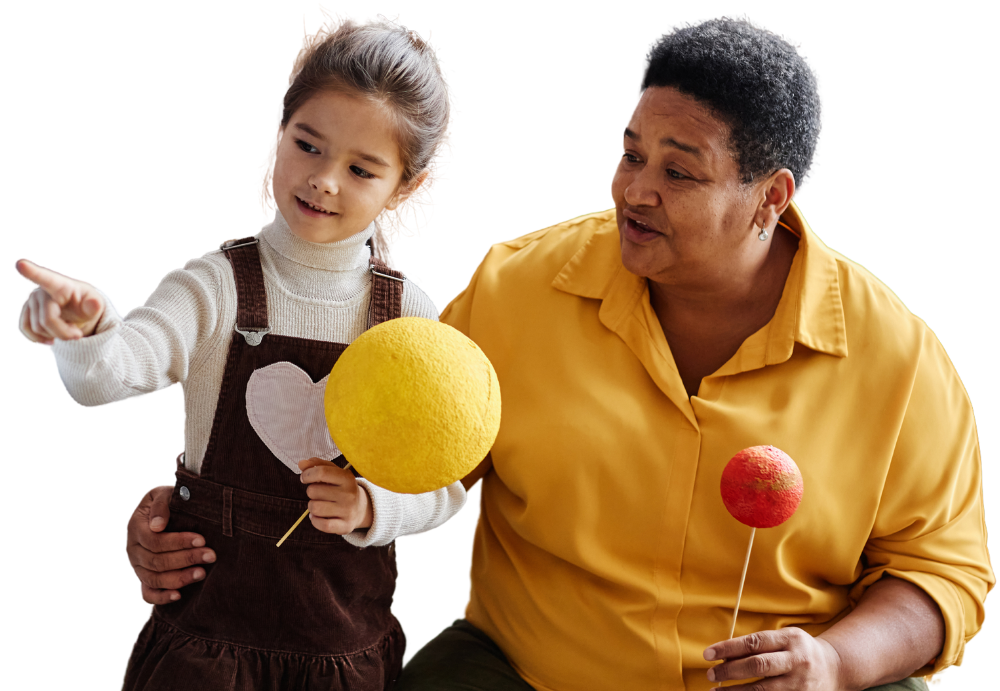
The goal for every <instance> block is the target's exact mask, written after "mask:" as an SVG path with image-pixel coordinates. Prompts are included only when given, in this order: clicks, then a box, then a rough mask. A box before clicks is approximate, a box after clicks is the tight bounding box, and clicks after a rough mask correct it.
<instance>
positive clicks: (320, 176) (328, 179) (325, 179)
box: [309, 170, 340, 195]
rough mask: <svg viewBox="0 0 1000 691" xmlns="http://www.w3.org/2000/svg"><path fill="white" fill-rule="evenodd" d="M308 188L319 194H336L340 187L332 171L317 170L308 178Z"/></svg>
mask: <svg viewBox="0 0 1000 691" xmlns="http://www.w3.org/2000/svg"><path fill="white" fill-rule="evenodd" d="M309 186H310V187H312V188H313V189H314V190H316V191H317V192H320V193H321V194H331V195H332V194H337V193H338V192H340V185H339V184H338V182H337V176H336V175H335V174H334V172H333V170H319V171H316V172H315V173H313V174H312V175H310V176H309Z"/></svg>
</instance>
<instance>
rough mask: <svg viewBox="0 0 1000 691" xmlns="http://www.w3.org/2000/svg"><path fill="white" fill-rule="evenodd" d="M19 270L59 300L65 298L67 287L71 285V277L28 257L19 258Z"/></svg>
mask: <svg viewBox="0 0 1000 691" xmlns="http://www.w3.org/2000/svg"><path fill="white" fill-rule="evenodd" d="M15 266H16V267H17V272H18V273H19V274H21V275H22V276H24V277H25V278H26V279H28V280H29V281H31V282H32V283H34V284H35V285H37V286H38V287H39V288H41V289H42V290H44V291H45V292H46V293H48V294H49V295H50V296H51V297H53V298H56V300H57V301H60V300H62V299H65V297H66V295H65V293H66V288H68V287H69V279H67V278H66V276H63V275H62V274H60V273H56V272H55V271H53V270H52V269H46V268H45V267H44V266H39V265H38V264H35V263H34V262H32V261H28V260H27V259H19V260H18V261H17V264H15Z"/></svg>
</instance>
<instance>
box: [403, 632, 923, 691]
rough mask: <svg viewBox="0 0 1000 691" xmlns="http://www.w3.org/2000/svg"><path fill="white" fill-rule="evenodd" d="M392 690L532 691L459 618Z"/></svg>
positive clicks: (900, 686)
mask: <svg viewBox="0 0 1000 691" xmlns="http://www.w3.org/2000/svg"><path fill="white" fill-rule="evenodd" d="M395 691H534V689H533V688H532V687H531V686H530V685H529V684H528V683H527V682H526V681H524V679H522V678H521V677H520V676H519V675H518V673H517V672H515V671H514V668H513V667H511V666H510V663H508V662H507V658H506V657H505V656H504V654H503V653H502V652H500V648H499V647H497V644H496V643H494V642H493V641H492V640H490V638H489V636H487V635H486V634H485V633H483V632H482V631H480V630H479V629H477V628H476V627H475V626H473V625H472V624H470V623H469V622H467V621H465V620H464V619H459V620H458V621H456V622H455V623H454V624H452V625H451V626H449V627H448V628H447V629H445V630H444V631H442V632H441V633H440V634H439V635H438V636H437V638H435V639H434V640H432V641H431V642H430V643H428V644H427V645H425V646H424V647H423V648H421V649H420V650H419V651H417V654H416V655H414V656H413V659H412V660H410V662H409V663H408V664H407V665H406V667H404V668H403V674H402V676H400V678H399V681H397V682H396V686H395ZM869 691H927V684H925V683H924V680H923V679H912V678H911V679H903V680H902V681H897V682H896V683H895V684H886V685H885V686H878V687H875V688H874V689H869Z"/></svg>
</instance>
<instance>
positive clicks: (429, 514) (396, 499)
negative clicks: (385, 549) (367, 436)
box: [344, 478, 466, 547]
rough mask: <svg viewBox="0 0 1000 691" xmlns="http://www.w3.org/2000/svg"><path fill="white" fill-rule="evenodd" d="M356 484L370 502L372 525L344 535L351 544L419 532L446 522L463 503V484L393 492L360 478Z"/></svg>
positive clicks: (372, 543) (382, 541) (380, 541)
mask: <svg viewBox="0 0 1000 691" xmlns="http://www.w3.org/2000/svg"><path fill="white" fill-rule="evenodd" d="M358 484H359V485H361V486H362V487H364V488H365V490H366V491H367V492H368V496H369V497H370V498H371V501H372V525H371V527H370V528H368V530H356V531H354V532H353V533H349V534H348V535H345V536H344V539H345V540H347V541H348V542H350V543H351V544H352V545H354V546H355V547H371V546H375V547H380V546H382V545H388V544H389V543H390V542H392V541H393V540H395V539H396V538H397V537H400V536H402V535H412V534H414V533H422V532H425V531H427V530H431V529H432V528H437V527H438V526H439V525H442V524H443V523H445V522H447V521H448V519H449V518H451V517H452V516H454V515H455V514H456V513H458V512H459V510H461V508H462V507H463V506H465V500H466V493H465V487H464V486H463V485H462V483H461V482H453V483H451V484H450V485H448V486H447V487H443V488H441V489H439V490H436V491H434V492H425V493H423V494H396V493H395V492H390V491H389V490H387V489H382V488H381V487H379V486H378V485H373V484H372V483H370V482H368V480H365V479H364V478H361V479H359V480H358Z"/></svg>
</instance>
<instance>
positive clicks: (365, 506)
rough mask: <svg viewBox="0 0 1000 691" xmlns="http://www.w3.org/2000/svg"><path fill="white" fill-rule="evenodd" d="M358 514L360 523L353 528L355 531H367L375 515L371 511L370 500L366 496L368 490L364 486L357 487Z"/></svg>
mask: <svg viewBox="0 0 1000 691" xmlns="http://www.w3.org/2000/svg"><path fill="white" fill-rule="evenodd" d="M358 489H359V490H361V491H360V492H358V513H360V514H361V520H360V522H359V523H358V524H357V525H356V526H355V527H354V529H355V530H368V529H369V528H371V527H372V523H374V521H375V514H374V512H373V510H372V498H371V497H370V496H369V495H368V490H367V489H365V487H364V485H358Z"/></svg>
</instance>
